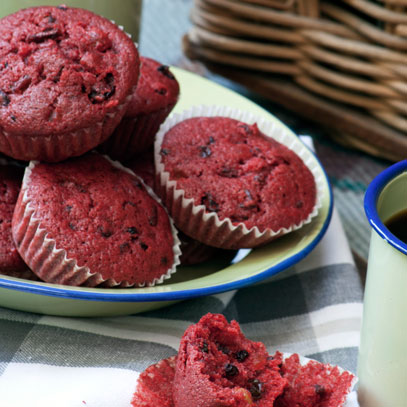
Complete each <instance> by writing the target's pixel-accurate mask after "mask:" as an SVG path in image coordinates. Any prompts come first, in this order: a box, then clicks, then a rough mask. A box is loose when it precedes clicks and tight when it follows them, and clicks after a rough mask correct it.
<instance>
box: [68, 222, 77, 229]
mask: <svg viewBox="0 0 407 407" xmlns="http://www.w3.org/2000/svg"><path fill="white" fill-rule="evenodd" d="M68 226H69V228H70V229H72V230H76V226H75V225H74V224H73V223H68Z"/></svg>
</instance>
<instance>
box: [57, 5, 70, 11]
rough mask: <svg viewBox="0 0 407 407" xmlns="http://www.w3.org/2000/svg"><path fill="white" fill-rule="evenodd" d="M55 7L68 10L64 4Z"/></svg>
mask: <svg viewBox="0 0 407 407" xmlns="http://www.w3.org/2000/svg"><path fill="white" fill-rule="evenodd" d="M57 8H59V9H60V10H62V11H66V10H68V7H66V6H64V5H62V6H57Z"/></svg>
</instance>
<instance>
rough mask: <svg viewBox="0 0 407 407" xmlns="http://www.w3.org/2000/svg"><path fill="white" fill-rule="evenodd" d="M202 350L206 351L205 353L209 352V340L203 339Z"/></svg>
mask: <svg viewBox="0 0 407 407" xmlns="http://www.w3.org/2000/svg"><path fill="white" fill-rule="evenodd" d="M201 351H202V352H205V353H208V352H209V349H208V343H207V342H205V341H203V343H202V346H201Z"/></svg>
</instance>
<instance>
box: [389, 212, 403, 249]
mask: <svg viewBox="0 0 407 407" xmlns="http://www.w3.org/2000/svg"><path fill="white" fill-rule="evenodd" d="M385 225H386V227H387V229H389V230H390V232H391V233H392V234H393V235H394V236H396V237H397V238H398V239H400V240H401V241H402V242H404V243H407V209H405V210H403V211H401V212H398V213H396V214H394V215H393V216H392V217H391V218H390V219H388V220H387V221H386V222H385Z"/></svg>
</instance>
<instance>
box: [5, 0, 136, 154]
mask: <svg viewBox="0 0 407 407" xmlns="http://www.w3.org/2000/svg"><path fill="white" fill-rule="evenodd" d="M0 38H1V46H0V72H1V75H0V151H1V152H3V153H5V154H7V155H8V156H11V157H14V158H16V159H20V160H41V161H50V162H56V161H61V160H64V159H66V158H68V157H72V156H77V155H80V154H83V153H85V152H86V151H89V150H91V149H92V148H94V147H95V146H97V145H98V144H100V143H101V142H103V141H104V140H105V139H106V138H107V137H108V136H110V134H111V133H112V132H113V130H114V128H115V127H116V126H117V124H118V123H119V122H120V120H121V119H122V117H123V115H124V113H125V111H126V108H127V105H128V103H129V102H130V96H131V94H132V91H133V88H134V87H135V86H136V84H137V80H138V73H139V59H138V52H137V49H136V47H135V46H134V44H133V43H132V41H131V40H130V38H129V37H128V36H127V34H126V33H124V32H123V31H122V30H120V28H119V27H117V26H116V25H115V24H113V23H112V22H110V21H108V20H107V19H105V18H103V17H100V16H98V15H95V14H93V13H92V12H90V11H87V10H82V9H77V8H69V7H65V6H59V7H45V6H44V7H34V8H28V9H24V10H20V11H18V12H17V13H15V14H11V15H9V16H7V17H4V18H2V19H0Z"/></svg>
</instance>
